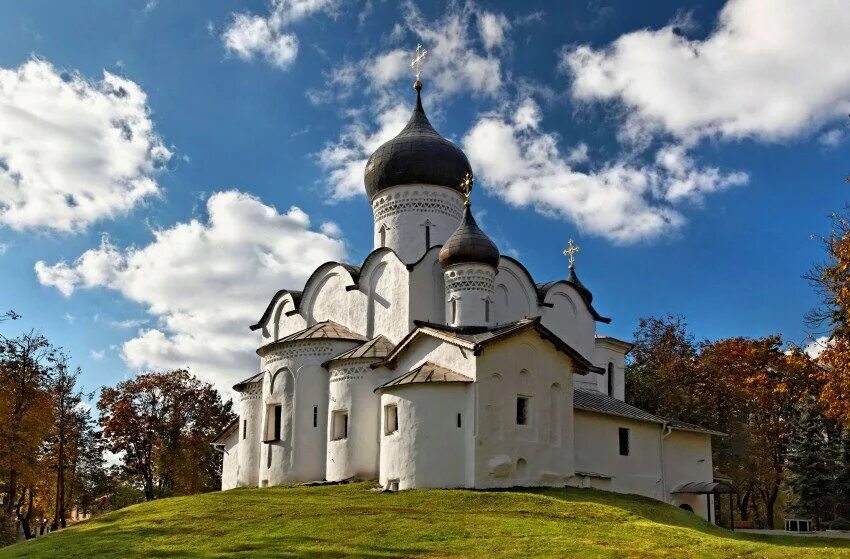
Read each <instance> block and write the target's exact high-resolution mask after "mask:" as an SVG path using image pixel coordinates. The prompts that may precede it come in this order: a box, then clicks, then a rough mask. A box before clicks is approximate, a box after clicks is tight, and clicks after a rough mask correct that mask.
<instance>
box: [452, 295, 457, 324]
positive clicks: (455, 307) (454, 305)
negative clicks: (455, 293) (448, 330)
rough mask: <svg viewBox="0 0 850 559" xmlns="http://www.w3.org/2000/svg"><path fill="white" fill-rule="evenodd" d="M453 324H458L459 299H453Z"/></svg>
mask: <svg viewBox="0 0 850 559" xmlns="http://www.w3.org/2000/svg"><path fill="white" fill-rule="evenodd" d="M451 303H452V324H455V323H457V299H454V298H452V300H451Z"/></svg>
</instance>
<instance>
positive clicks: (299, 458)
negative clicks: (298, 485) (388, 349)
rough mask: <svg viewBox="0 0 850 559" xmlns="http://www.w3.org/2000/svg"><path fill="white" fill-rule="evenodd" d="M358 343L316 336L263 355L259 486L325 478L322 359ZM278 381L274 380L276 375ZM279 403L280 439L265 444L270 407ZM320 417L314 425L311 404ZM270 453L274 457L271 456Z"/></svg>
mask: <svg viewBox="0 0 850 559" xmlns="http://www.w3.org/2000/svg"><path fill="white" fill-rule="evenodd" d="M355 345H357V344H356V343H355V342H349V341H342V340H328V339H315V340H303V341H298V342H292V343H287V344H285V345H284V346H283V347H280V348H278V349H274V350H271V351H269V352H268V353H267V354H266V355H264V356H263V358H262V360H261V365H262V368H263V370H264V371H266V374H265V375H264V378H263V407H262V413H263V422H262V431H261V432H260V436H259V438H258V439H254V441H255V443H256V444H257V445H259V446H261V447H262V448H261V452H260V455H261V456H260V463H259V485H260V486H273V485H282V484H287V483H293V482H298V481H313V480H321V479H324V477H325V462H326V454H327V452H326V437H325V426H326V424H327V413H328V373H327V370H326V369H324V368H323V367H322V366H321V364H322V363H323V362H324V361H326V360H327V359H329V358H330V357H332V356H334V355H338V354H340V353H342V352H343V351H346V350H347V349H351V348H352V347H355ZM273 379H274V382H273V383H272V380H273ZM277 404H279V405H281V406H283V408H282V414H281V440H279V441H276V442H272V443H262V440H263V435H264V434H265V430H266V427H267V425H268V421H269V420H270V417H271V416H270V413H269V408H270V406H272V405H277ZM314 406H317V410H316V411H317V421H316V424H315V425H314V424H313V407H314ZM269 453H271V459H269Z"/></svg>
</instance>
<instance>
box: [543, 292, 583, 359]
mask: <svg viewBox="0 0 850 559" xmlns="http://www.w3.org/2000/svg"><path fill="white" fill-rule="evenodd" d="M542 311H543V312H542V318H541V323H542V324H543V325H544V326H546V327H547V328H548V329H549V330H551V331H552V332H554V333H555V334H556V335H557V336H558V337H559V338H561V339H562V340H564V341H565V342H567V343H568V344H570V345H571V346H573V347H574V348H576V349H577V350H578V351H579V352H580V353H581V354H582V355H593V352H594V336H595V334H596V321H595V319H594V317H593V315H592V314H591V312H590V311H589V310H588V307H587V305H586V304H585V303H584V301H583V300H582V298H581V294H580V293H579V292H578V290H576V288H575V287H573V286H572V285H571V284H569V283H568V282H565V281H560V282H557V283H555V284H552V285H551V286H549V287H548V288H547V290H546V297H545V299H544V300H543V307H542Z"/></svg>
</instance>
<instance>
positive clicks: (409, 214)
mask: <svg viewBox="0 0 850 559" xmlns="http://www.w3.org/2000/svg"><path fill="white" fill-rule="evenodd" d="M372 215H373V218H374V247H375V248H376V249H377V248H381V247H382V246H386V247H388V248H391V249H393V250H394V251H395V252H396V254H398V257H399V258H401V260H402V262H404V263H405V264H412V263H413V262H416V261H417V260H419V259H420V258H421V257H422V255H423V254H425V252H426V250H427V248H428V247H426V244H425V227H426V222H427V223H428V224H429V225H428V227H430V243H431V246H435V245H441V244H443V243H445V242H446V240H447V239H448V238H449V236H451V234H452V233H454V232H455V229H457V226H458V224H459V223H460V219H461V217H462V216H463V197H462V196H461V194H460V193H459V192H458V191H456V190H454V189H451V188H446V187H443V186H432V185H424V184H413V185H403V186H394V187H392V188H388V189H386V190H382V191H381V192H380V193H379V194H378V195H377V196H375V198H374V199H373V200H372ZM382 228H383V229H385V232H384V234H383V238H384V244H383V245H382V244H381V240H382V234H381V229H382Z"/></svg>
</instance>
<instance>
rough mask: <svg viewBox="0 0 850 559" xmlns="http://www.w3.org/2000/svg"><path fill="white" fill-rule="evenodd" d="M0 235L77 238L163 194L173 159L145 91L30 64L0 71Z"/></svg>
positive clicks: (110, 78)
mask: <svg viewBox="0 0 850 559" xmlns="http://www.w3.org/2000/svg"><path fill="white" fill-rule="evenodd" d="M0 123H2V125H0V226H3V225H5V226H7V227H10V228H12V229H16V230H23V229H52V230H58V231H77V230H81V229H85V228H86V227H88V226H89V225H90V224H92V223H94V222H96V221H98V220H101V219H105V218H112V217H115V216H117V215H120V214H124V213H127V212H129V211H130V210H131V209H133V208H134V207H136V206H137V205H139V204H140V203H142V202H143V201H144V200H146V199H148V198H151V197H155V196H157V195H159V194H160V187H159V185H158V184H157V182H156V179H155V176H156V173H157V171H158V170H160V169H161V168H163V167H164V165H165V164H166V163H167V162H168V160H169V159H170V158H171V157H172V153H171V151H170V150H169V149H168V148H167V147H166V146H165V145H164V144H163V142H162V140H161V139H160V138H159V137H158V136H157V134H156V133H155V132H154V127H153V122H152V121H151V119H150V111H149V109H148V107H147V97H146V95H145V92H144V91H142V89H141V88H140V87H139V86H138V85H137V84H136V83H134V82H132V81H130V80H128V79H125V78H122V77H120V76H116V75H114V74H110V73H109V72H104V76H103V79H102V80H101V81H98V82H95V81H89V80H87V79H85V78H83V77H82V76H80V75H79V74H76V73H69V72H62V71H60V70H57V69H56V68H54V67H53V66H52V65H51V64H50V63H49V62H47V61H44V60H38V59H32V60H29V61H27V62H25V63H24V64H22V65H21V66H20V67H18V68H14V69H6V68H0Z"/></svg>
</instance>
